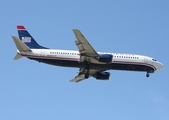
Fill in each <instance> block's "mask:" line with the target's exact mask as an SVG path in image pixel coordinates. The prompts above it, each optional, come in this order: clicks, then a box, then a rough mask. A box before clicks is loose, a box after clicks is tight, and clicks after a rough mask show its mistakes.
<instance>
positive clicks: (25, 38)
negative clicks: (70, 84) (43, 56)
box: [17, 26, 48, 49]
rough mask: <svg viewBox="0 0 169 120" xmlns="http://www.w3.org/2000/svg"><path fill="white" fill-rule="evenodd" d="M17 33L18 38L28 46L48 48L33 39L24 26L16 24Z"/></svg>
mask: <svg viewBox="0 0 169 120" xmlns="http://www.w3.org/2000/svg"><path fill="white" fill-rule="evenodd" d="M17 29H18V34H19V38H20V40H22V42H23V43H25V44H26V45H27V46H28V47H29V48H32V49H48V48H46V47H43V46H40V45H39V44H38V43H37V42H36V41H35V39H34V38H33V37H32V36H31V35H30V34H29V32H28V31H27V30H26V29H25V27H24V26H17Z"/></svg>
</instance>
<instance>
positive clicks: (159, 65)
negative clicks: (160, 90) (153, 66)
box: [157, 62, 164, 70]
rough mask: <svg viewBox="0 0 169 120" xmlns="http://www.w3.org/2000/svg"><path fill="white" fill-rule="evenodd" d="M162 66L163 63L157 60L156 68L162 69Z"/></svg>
mask: <svg viewBox="0 0 169 120" xmlns="http://www.w3.org/2000/svg"><path fill="white" fill-rule="evenodd" d="M163 68H164V65H163V64H162V63H160V62H158V64H157V70H160V69H163Z"/></svg>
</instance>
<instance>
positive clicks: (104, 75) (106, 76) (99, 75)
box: [93, 72, 110, 80]
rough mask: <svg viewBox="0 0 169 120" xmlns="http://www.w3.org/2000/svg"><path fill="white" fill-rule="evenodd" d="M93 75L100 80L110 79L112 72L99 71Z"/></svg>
mask: <svg viewBox="0 0 169 120" xmlns="http://www.w3.org/2000/svg"><path fill="white" fill-rule="evenodd" d="M93 77H95V78H96V79H98V80H109V77H110V73H109V72H98V73H96V74H95V75H94V76H93Z"/></svg>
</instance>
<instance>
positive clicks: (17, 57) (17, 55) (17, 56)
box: [14, 53, 22, 60]
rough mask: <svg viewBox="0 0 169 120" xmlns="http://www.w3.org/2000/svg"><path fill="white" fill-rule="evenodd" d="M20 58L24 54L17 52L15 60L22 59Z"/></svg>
mask: <svg viewBox="0 0 169 120" xmlns="http://www.w3.org/2000/svg"><path fill="white" fill-rule="evenodd" d="M20 58H22V56H21V55H20V54H18V53H17V54H16V56H15V57H14V60H18V59H20Z"/></svg>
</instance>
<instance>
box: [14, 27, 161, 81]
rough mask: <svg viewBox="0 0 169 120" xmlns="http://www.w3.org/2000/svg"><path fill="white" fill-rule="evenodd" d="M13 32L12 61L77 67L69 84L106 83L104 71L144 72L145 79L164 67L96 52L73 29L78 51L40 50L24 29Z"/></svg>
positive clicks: (138, 57)
mask: <svg viewBox="0 0 169 120" xmlns="http://www.w3.org/2000/svg"><path fill="white" fill-rule="evenodd" d="M17 30H18V34H19V38H18V37H16V36H12V38H13V40H14V43H15V45H16V47H17V54H16V56H15V57H14V59H15V60H18V59H20V58H22V57H27V58H29V59H31V60H36V61H38V62H42V63H46V64H50V65H56V66H63V67H75V68H79V72H78V75H77V76H76V77H74V78H73V79H72V80H70V82H79V81H82V80H85V79H87V78H89V77H94V78H96V79H98V80H109V77H110V73H109V72H105V71H106V70H126V71H140V72H146V76H147V77H149V75H150V73H154V72H155V71H156V70H160V69H162V68H163V67H164V65H163V64H162V63H160V62H159V61H157V60H156V59H154V58H151V57H148V56H143V55H135V54H122V53H107V52H96V50H95V49H94V48H93V47H92V46H91V45H90V43H89V42H88V41H87V39H86V38H85V37H84V35H83V34H82V33H81V32H80V31H79V30H78V29H73V32H74V34H75V37H76V40H75V44H76V46H77V48H78V51H73V50H58V49H50V48H47V47H43V46H41V45H39V44H38V43H37V42H36V41H35V39H34V38H33V37H32V36H31V35H30V34H29V32H28V31H27V30H26V29H25V27H24V26H17Z"/></svg>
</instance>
